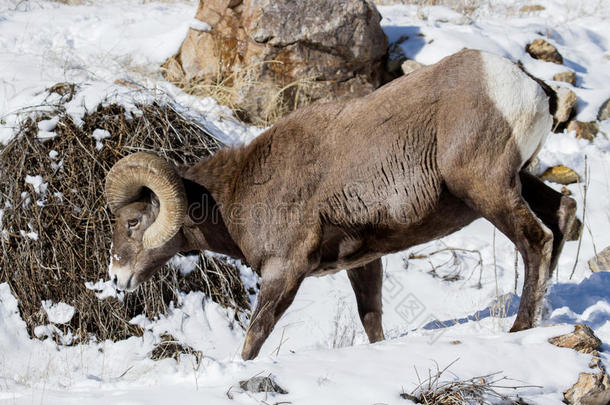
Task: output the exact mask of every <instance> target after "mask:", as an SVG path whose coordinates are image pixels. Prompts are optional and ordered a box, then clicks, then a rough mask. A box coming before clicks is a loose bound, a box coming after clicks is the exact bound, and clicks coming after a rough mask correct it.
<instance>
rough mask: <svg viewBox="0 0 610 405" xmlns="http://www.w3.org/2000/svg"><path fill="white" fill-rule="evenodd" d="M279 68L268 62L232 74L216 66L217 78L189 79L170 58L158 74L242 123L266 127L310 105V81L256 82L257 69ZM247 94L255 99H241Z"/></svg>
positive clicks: (306, 79)
mask: <svg viewBox="0 0 610 405" xmlns="http://www.w3.org/2000/svg"><path fill="white" fill-rule="evenodd" d="M279 64H282V62H280V61H274V60H271V61H266V62H263V63H259V64H254V65H249V66H245V67H242V68H236V67H233V68H234V69H235V70H234V71H232V72H225V71H224V69H222V67H220V66H219V68H218V69H217V72H218V74H217V77H214V78H189V77H187V76H186V75H185V73H184V71H183V70H182V68H181V66H180V62H179V61H178V60H177V59H176V57H175V56H173V57H171V58H169V59H168V60H167V61H166V62H165V63H164V65H163V67H162V68H161V72H162V73H163V75H164V77H165V78H166V79H167V80H168V81H170V82H172V83H173V84H175V85H176V86H178V87H180V88H181V89H182V90H184V91H185V92H186V93H188V94H191V95H193V96H197V97H212V98H213V99H214V100H216V101H217V102H218V103H219V104H221V105H224V106H227V107H229V108H230V109H231V110H232V111H233V113H234V114H235V116H237V117H238V118H239V119H241V120H242V121H244V122H247V123H251V124H254V125H257V126H261V127H266V126H269V125H272V124H273V123H275V122H276V121H277V120H279V119H280V118H282V117H283V116H284V115H286V114H288V113H289V112H291V111H294V110H296V109H297V108H300V107H303V106H305V105H308V104H310V103H311V101H312V100H311V98H310V97H309V96H308V94H309V90H310V88H311V86H312V84H313V82H314V80H313V79H312V78H307V77H305V78H301V79H299V80H296V81H293V82H290V83H287V84H286V85H284V86H280V85H278V84H272V83H270V82H268V81H266V82H264V83H263V82H259V81H257V80H256V77H258V76H259V72H260V69H263V68H265V67H269V66H272V65H279ZM251 94H256V97H244V95H251ZM253 111H258V113H253Z"/></svg>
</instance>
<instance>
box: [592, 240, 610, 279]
mask: <svg viewBox="0 0 610 405" xmlns="http://www.w3.org/2000/svg"><path fill="white" fill-rule="evenodd" d="M589 268H590V269H591V271H592V272H594V273H597V272H600V271H610V246H608V247H607V248H605V249H604V250H602V251H601V252H599V253H598V254H597V255H595V256H594V257H592V258H591V260H589Z"/></svg>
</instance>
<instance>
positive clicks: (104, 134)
mask: <svg viewBox="0 0 610 405" xmlns="http://www.w3.org/2000/svg"><path fill="white" fill-rule="evenodd" d="M91 136H92V137H93V138H94V139H95V140H96V141H102V140H104V139H106V138H110V132H108V131H106V130H105V129H100V128H97V129H95V130H94V131H93V133H92V134H91Z"/></svg>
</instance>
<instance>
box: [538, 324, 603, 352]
mask: <svg viewBox="0 0 610 405" xmlns="http://www.w3.org/2000/svg"><path fill="white" fill-rule="evenodd" d="M549 343H551V344H553V345H555V346H559V347H567V348H569V349H574V350H576V351H577V352H580V353H585V354H597V349H599V348H600V346H601V345H602V341H601V340H599V338H598V337H597V336H595V334H594V333H593V330H591V328H590V327H588V326H587V325H584V324H577V325H574V331H573V332H570V333H568V334H565V335H561V336H556V337H552V338H550V339H549Z"/></svg>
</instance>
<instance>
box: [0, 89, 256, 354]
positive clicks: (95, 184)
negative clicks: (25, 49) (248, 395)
mask: <svg viewBox="0 0 610 405" xmlns="http://www.w3.org/2000/svg"><path fill="white" fill-rule="evenodd" d="M50 91H54V92H57V93H59V94H63V98H64V100H68V99H70V98H71V97H72V95H73V93H74V91H75V89H74V86H71V85H69V84H62V85H59V86H54V88H52V89H50ZM138 107H139V110H140V113H139V114H137V115H133V114H132V113H130V112H127V111H125V109H124V108H123V107H121V106H118V105H115V104H110V105H107V106H101V105H100V106H98V108H97V110H96V111H93V112H90V113H87V114H86V115H85V116H84V117H83V123H82V125H80V126H79V125H77V124H76V123H75V122H74V121H73V120H72V118H71V117H70V116H69V115H67V114H66V113H65V112H64V111H63V107H62V105H61V104H59V105H56V106H52V107H51V108H50V107H49V106H46V107H45V109H44V110H41V111H45V112H44V113H41V112H38V113H37V114H35V115H34V116H32V114H28V118H25V119H24V120H23V122H22V125H21V132H20V133H19V135H18V136H17V137H16V138H15V139H14V140H13V141H12V142H10V143H9V144H8V145H7V146H6V147H5V148H3V149H2V150H0V178H2V182H1V183H0V206H1V207H2V209H3V210H4V216H3V228H4V229H5V231H4V233H3V234H2V235H0V243H1V245H2V250H3V254H2V256H1V257H0V282H6V283H8V284H9V285H10V287H11V290H12V292H13V294H14V295H15V297H16V298H17V299H18V301H19V308H20V310H21V315H22V317H23V319H24V320H25V322H26V324H27V325H28V329H29V331H30V333H32V332H33V329H34V328H35V327H36V326H37V325H40V324H46V323H48V321H47V320H46V313H45V312H44V311H43V310H42V309H41V301H42V300H49V299H50V300H52V301H53V302H66V303H68V304H70V305H73V306H74V307H75V308H76V313H75V315H74V317H73V318H72V320H71V321H70V323H69V324H67V325H61V326H60V328H61V329H62V330H63V331H67V330H70V331H71V332H72V333H73V334H74V335H75V337H76V339H75V342H79V341H86V340H88V339H89V338H91V337H92V336H95V338H96V339H98V340H104V339H112V340H118V339H123V338H126V337H128V336H132V335H139V334H141V333H142V331H141V330H140V328H139V327H137V326H134V325H131V324H129V320H130V319H132V318H133V317H134V316H136V315H138V314H142V313H143V314H145V315H147V316H148V317H150V318H153V317H155V316H156V315H158V314H160V313H164V312H165V311H166V309H167V307H168V304H169V303H170V301H174V302H175V303H177V298H178V292H179V291H183V292H188V291H192V290H197V291H204V292H205V294H206V295H207V296H209V297H211V298H212V299H213V300H215V301H216V302H218V303H220V304H221V305H223V306H224V307H229V308H234V309H235V313H236V317H237V316H238V315H240V314H242V313H243V312H244V311H248V310H249V299H248V296H247V293H246V292H245V291H244V288H243V285H242V283H241V279H240V277H239V271H238V269H237V268H236V267H235V266H234V264H233V263H232V262H230V261H228V260H224V259H219V258H216V257H207V256H201V260H200V266H199V268H198V269H197V270H196V271H193V272H192V273H190V274H189V275H187V276H184V277H183V276H180V275H179V273H178V272H176V271H174V270H172V269H170V268H168V267H165V268H164V269H162V270H161V271H160V272H159V273H158V274H157V275H155V276H154V278H153V280H152V281H151V282H149V283H146V284H145V285H144V286H142V287H140V288H139V289H138V290H137V291H136V292H133V293H130V294H127V295H126V296H125V299H124V302H120V301H119V300H117V299H114V298H108V299H105V300H99V299H98V298H97V297H96V296H95V294H94V292H93V291H91V290H88V289H87V288H86V287H85V282H87V281H93V282H95V281H97V280H99V279H102V278H107V265H108V263H109V248H110V243H111V240H110V238H111V225H112V223H111V221H112V218H111V215H110V213H109V211H108V210H107V208H106V205H105V201H104V198H103V194H102V193H103V188H104V187H103V184H104V178H105V174H106V172H107V171H108V170H109V168H110V167H111V166H112V165H113V164H114V163H115V162H116V161H117V160H118V159H120V158H121V157H123V156H125V155H127V154H129V153H132V152H134V151H138V150H153V151H156V152H157V153H159V154H161V155H162V156H164V157H166V158H168V159H170V160H172V161H174V162H175V163H178V164H189V163H193V162H195V161H197V160H199V159H201V158H203V157H205V156H208V155H210V154H212V153H214V152H215V151H216V150H218V149H219V148H221V147H222V144H221V143H220V142H219V141H217V140H216V139H215V138H213V137H212V136H211V135H210V134H209V133H208V132H206V131H205V129H204V128H202V127H201V126H199V125H198V124H197V123H196V121H195V120H193V119H192V118H191V117H188V116H185V114H184V113H182V112H179V111H178V110H177V109H176V108H175V107H174V106H173V105H172V104H171V103H170V102H158V103H155V104H152V105H140V106H138ZM51 117H58V118H59V122H58V124H57V127H56V128H55V133H56V136H55V137H54V138H52V139H49V140H46V141H45V142H42V141H41V140H40V139H38V138H37V135H38V128H37V123H38V122H39V121H41V120H42V119H45V118H51ZM97 128H100V129H104V130H107V131H109V132H110V134H112V136H111V137H110V138H108V139H105V140H104V141H103V143H104V146H103V148H102V149H101V150H99V151H98V150H97V149H96V140H95V139H94V138H93V137H92V136H91V133H92V132H93V130H95V129H97ZM51 151H56V153H57V156H56V157H51V155H50V153H51ZM54 153H55V152H54ZM27 175H31V176H34V175H42V177H43V180H44V182H46V183H47V190H46V192H44V193H40V192H38V193H37V192H36V190H34V188H33V187H32V185H30V184H28V183H26V182H25V178H26V176H27ZM30 231H32V232H36V233H37V235H38V237H37V239H32V238H30V237H28V236H27V235H24V233H28V232H30Z"/></svg>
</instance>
